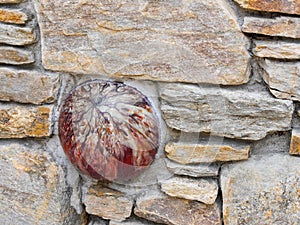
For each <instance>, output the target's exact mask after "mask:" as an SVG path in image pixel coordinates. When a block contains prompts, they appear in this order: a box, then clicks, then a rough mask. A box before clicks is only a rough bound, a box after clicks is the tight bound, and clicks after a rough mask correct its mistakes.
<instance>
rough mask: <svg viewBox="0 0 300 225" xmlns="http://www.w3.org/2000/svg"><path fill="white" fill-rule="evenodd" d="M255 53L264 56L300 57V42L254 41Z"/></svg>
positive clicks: (279, 57) (253, 50)
mask: <svg viewBox="0 0 300 225" xmlns="http://www.w3.org/2000/svg"><path fill="white" fill-rule="evenodd" d="M254 44H255V47H254V48H253V49H252V52H253V53H254V55H256V56H258V57H263V58H277V59H300V43H299V42H284V41H260V40H255V41H254Z"/></svg>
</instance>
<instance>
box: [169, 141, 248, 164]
mask: <svg viewBox="0 0 300 225" xmlns="http://www.w3.org/2000/svg"><path fill="white" fill-rule="evenodd" d="M165 152H166V153H167V157H168V158H169V159H171V160H173V161H175V162H178V163H181V164H194V163H210V162H228V161H239V160H245V159H248V157H249V152H250V146H249V145H247V146H229V145H226V144H224V145H214V144H190V143H182V142H179V143H174V142H170V143H168V144H167V145H166V146H165Z"/></svg>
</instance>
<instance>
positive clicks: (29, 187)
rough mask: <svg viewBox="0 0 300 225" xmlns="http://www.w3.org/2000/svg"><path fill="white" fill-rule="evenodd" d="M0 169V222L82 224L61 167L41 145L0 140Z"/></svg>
mask: <svg viewBox="0 0 300 225" xmlns="http://www.w3.org/2000/svg"><path fill="white" fill-rule="evenodd" d="M0 168H1V179H0V205H1V207H0V224H3V225H5V224H16V225H32V224H39V225H49V224H52V225H61V224H74V225H80V224H83V221H82V219H83V218H82V217H81V216H80V215H78V214H76V212H75V210H74V209H73V208H71V207H70V204H69V191H68V187H67V186H66V181H65V175H64V171H63V169H62V168H61V167H60V166H58V165H57V164H56V163H55V162H54V161H53V159H52V158H51V156H50V154H48V153H46V152H45V151H44V150H42V149H41V148H40V146H38V145H36V144H34V143H27V142H26V143H24V142H22V144H17V143H8V142H7V141H1V145H0Z"/></svg>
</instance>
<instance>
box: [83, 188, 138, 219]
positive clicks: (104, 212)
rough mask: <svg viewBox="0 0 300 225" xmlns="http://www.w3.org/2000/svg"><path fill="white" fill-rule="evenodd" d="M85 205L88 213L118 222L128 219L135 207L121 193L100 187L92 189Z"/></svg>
mask: <svg viewBox="0 0 300 225" xmlns="http://www.w3.org/2000/svg"><path fill="white" fill-rule="evenodd" d="M83 203H84V204H85V206H86V211H87V213H89V214H92V215H96V216H100V217H102V218H103V219H110V220H114V221H118V222H121V221H124V220H125V219H126V218H128V217H129V216H130V215H131V210H132V207H133V202H132V200H130V199H128V198H127V197H125V196H124V194H122V193H121V192H118V191H115V190H112V189H108V188H104V187H100V186H94V187H91V188H90V189H89V192H88V193H87V194H86V196H85V197H84V199H83Z"/></svg>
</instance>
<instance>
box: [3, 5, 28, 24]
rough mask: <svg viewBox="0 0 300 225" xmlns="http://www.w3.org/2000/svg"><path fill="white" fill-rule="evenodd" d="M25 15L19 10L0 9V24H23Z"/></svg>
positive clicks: (25, 19) (25, 18)
mask: <svg viewBox="0 0 300 225" xmlns="http://www.w3.org/2000/svg"><path fill="white" fill-rule="evenodd" d="M27 20H28V18H27V15H26V14H25V13H23V12H21V11H19V10H9V9H0V22H3V23H14V24H25V23H26V21H27Z"/></svg>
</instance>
